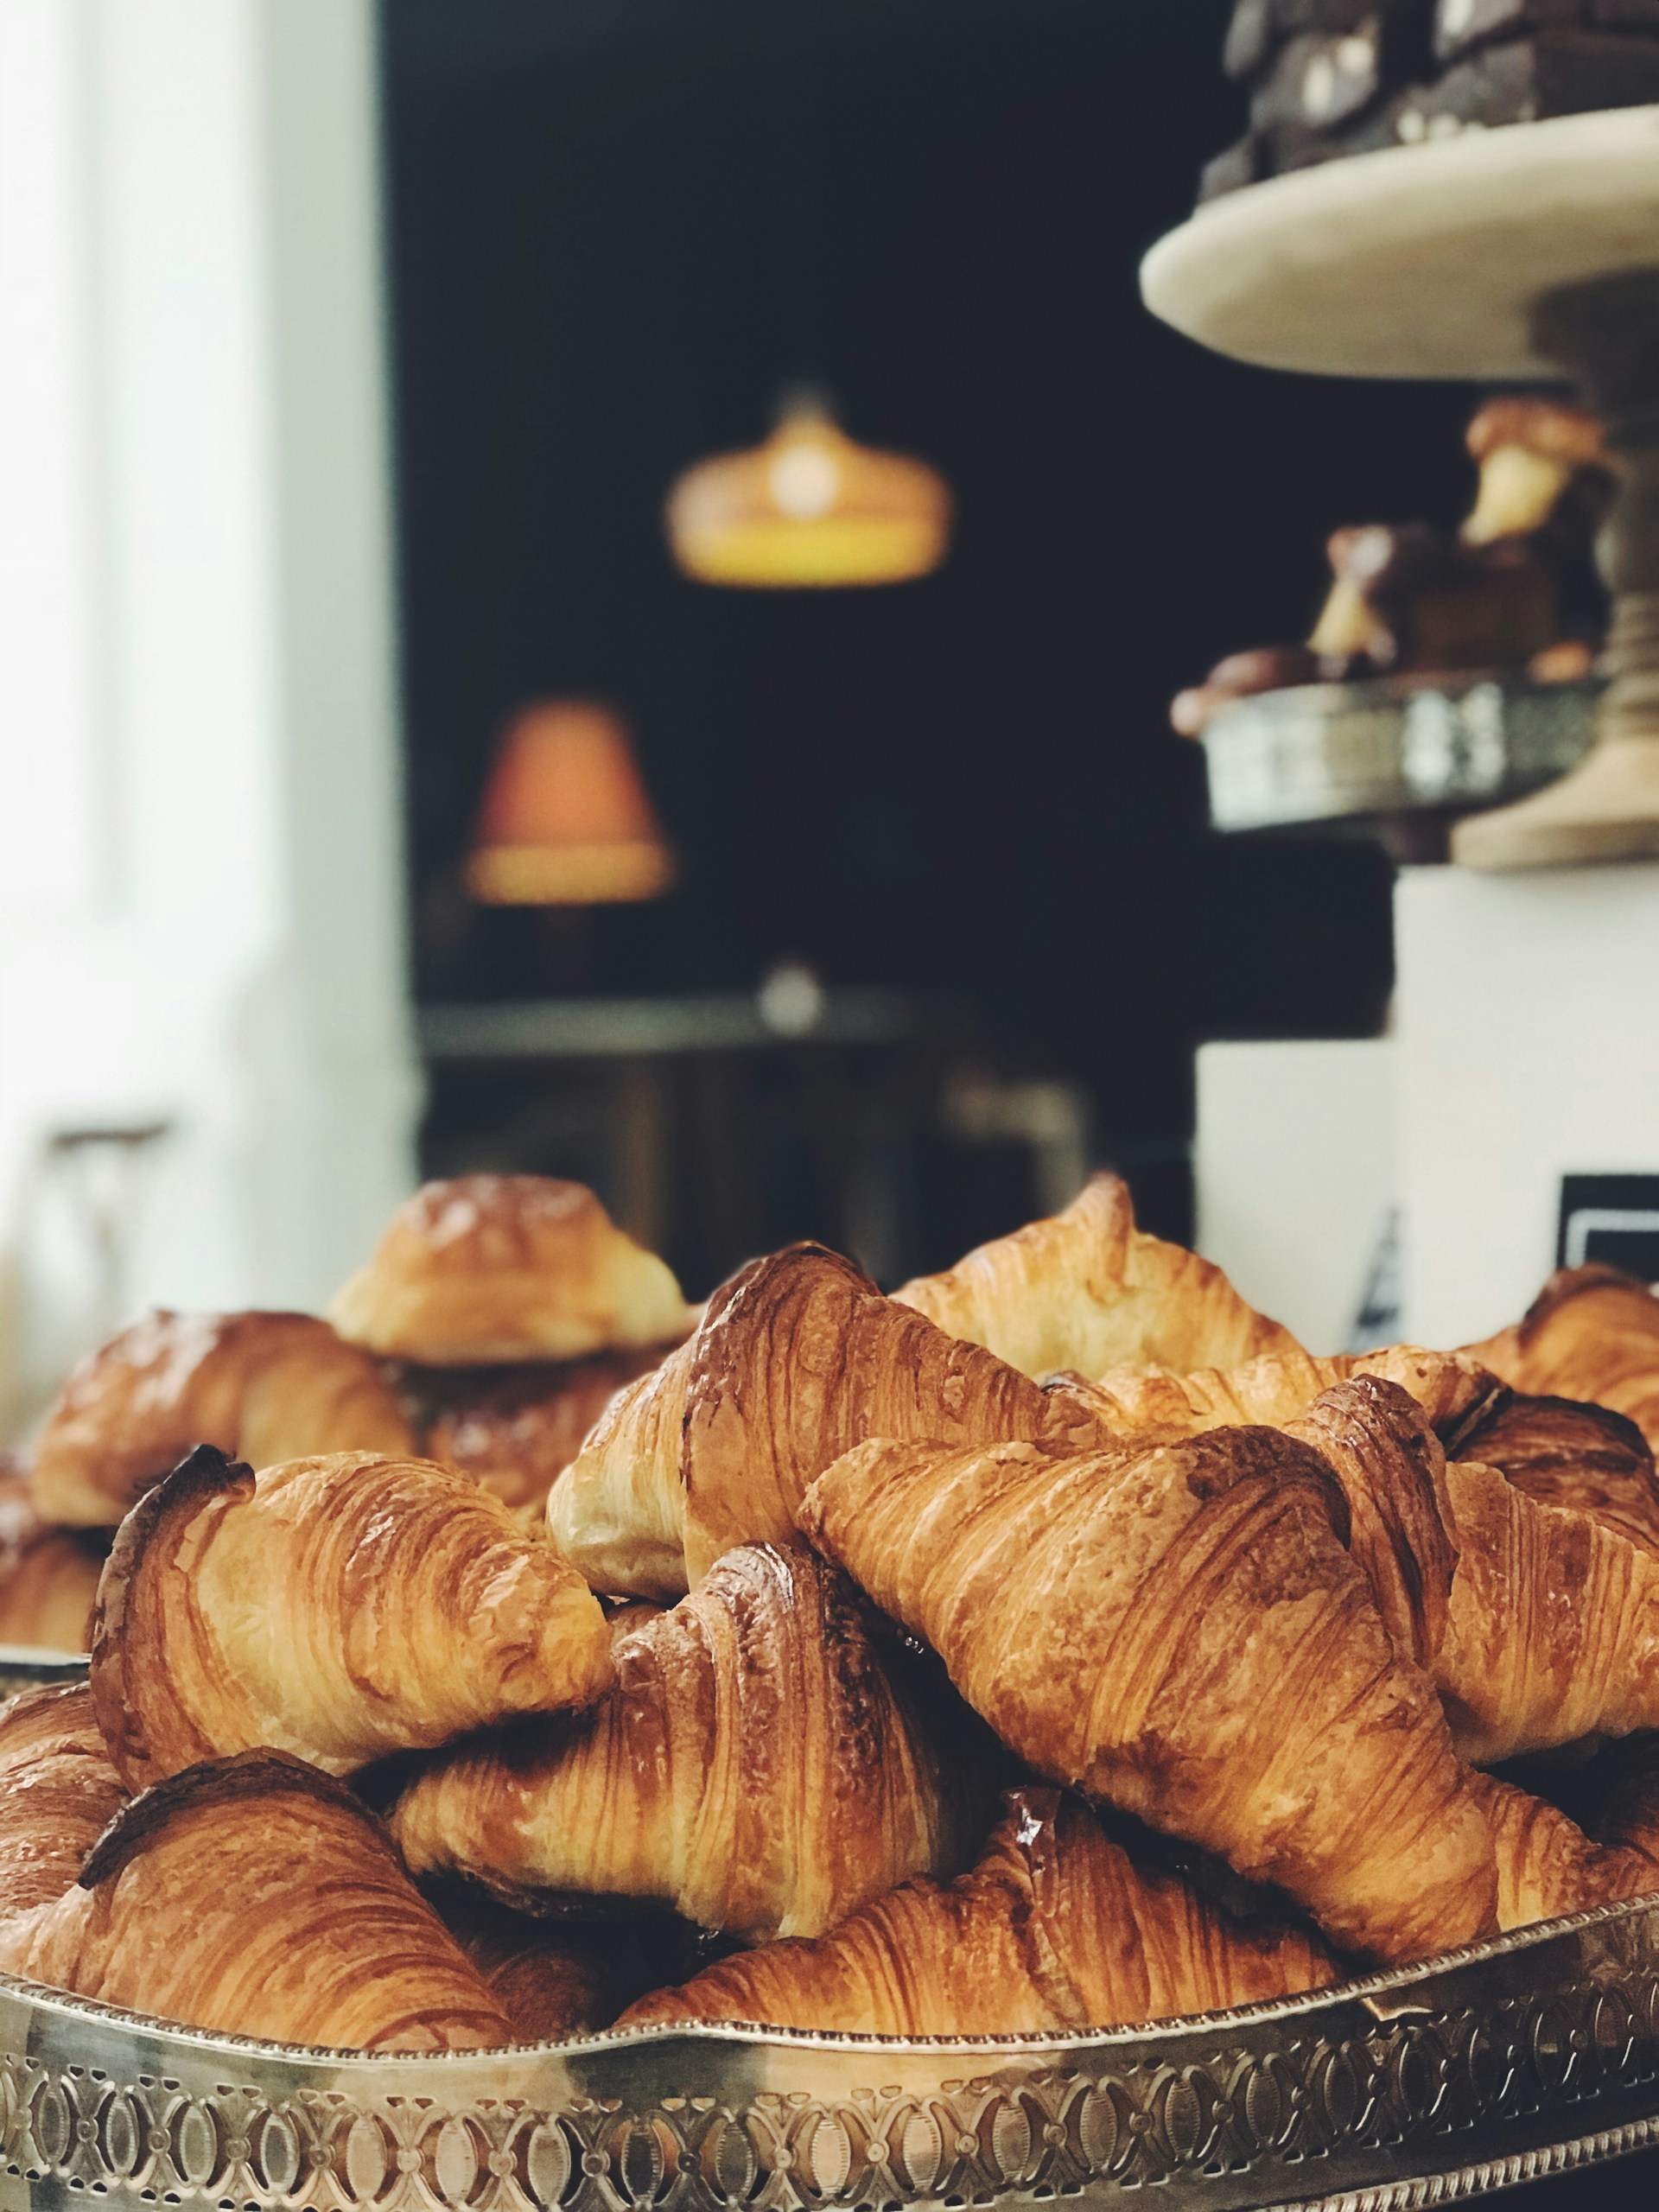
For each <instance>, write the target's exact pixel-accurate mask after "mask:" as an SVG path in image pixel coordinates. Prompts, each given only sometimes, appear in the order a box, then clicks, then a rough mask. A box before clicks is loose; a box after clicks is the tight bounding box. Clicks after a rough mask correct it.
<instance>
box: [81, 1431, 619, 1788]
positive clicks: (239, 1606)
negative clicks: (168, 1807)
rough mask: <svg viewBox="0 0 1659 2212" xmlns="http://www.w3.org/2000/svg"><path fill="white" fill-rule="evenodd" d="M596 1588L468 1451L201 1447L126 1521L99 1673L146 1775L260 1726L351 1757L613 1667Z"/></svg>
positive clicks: (108, 1710)
mask: <svg viewBox="0 0 1659 2212" xmlns="http://www.w3.org/2000/svg"><path fill="white" fill-rule="evenodd" d="M611 1673H612V1669H611V1658H610V1633H609V1630H608V1629H607V1625H606V1623H605V1618H604V1615H603V1612H602V1611H601V1607H600V1605H599V1603H598V1600H597V1599H595V1598H594V1596H593V1594H592V1592H590V1591H589V1590H588V1587H587V1586H586V1585H585V1584H584V1583H583V1582H582V1580H581V1578H580V1576H578V1575H577V1574H576V1573H575V1572H574V1570H573V1569H571V1568H570V1567H567V1566H566V1565H565V1563H564V1561H563V1560H561V1559H560V1558H559V1557H558V1556H557V1554H556V1553H555V1552H553V1551H552V1549H551V1548H550V1547H549V1545H548V1544H547V1543H546V1541H545V1540H544V1539H543V1538H542V1537H541V1536H539V1535H532V1534H531V1533H530V1532H528V1531H526V1530H525V1529H523V1528H522V1527H521V1526H520V1524H519V1523H518V1522H517V1521H516V1520H515V1519H514V1517H513V1516H512V1513H511V1512H510V1511H509V1510H508V1509H507V1507H505V1505H503V1504H502V1503H500V1501H499V1499H497V1498H494V1497H491V1496H490V1495H489V1493H488V1492H487V1491H481V1490H480V1489H479V1488H478V1486H477V1485H476V1484H474V1483H473V1482H471V1481H469V1480H468V1479H467V1477H466V1476H464V1475H461V1474H457V1473H455V1472H454V1471H453V1470H452V1469H450V1468H447V1467H438V1466H435V1465H432V1464H431V1463H430V1462H429V1461H426V1460H419V1459H378V1458H369V1457H365V1456H363V1455H360V1454H354V1453H350V1452H346V1453H340V1454H336V1455H334V1457H332V1458H328V1459H296V1460H292V1461H290V1462H289V1464H288V1465H285V1466H277V1467H268V1468H266V1469H264V1471H263V1472H261V1473H260V1474H258V1475H255V1474H254V1473H253V1472H252V1471H251V1470H250V1469H249V1468H247V1467H245V1466H238V1465H234V1464H232V1462H230V1461H228V1460H226V1459H225V1458H224V1457H223V1455H222V1454H221V1453H219V1452H213V1451H209V1450H207V1449H206V1448H205V1447H204V1448H203V1449H202V1450H201V1451H199V1452H193V1453H192V1455H191V1456H190V1458H189V1459H187V1460H185V1461H184V1462H183V1464H182V1465H180V1466H179V1467H177V1468H175V1471H173V1473H172V1474H170V1475H169V1476H168V1478H167V1479H166V1480H165V1481H164V1482H162V1483H160V1484H157V1485H156V1488H155V1489H154V1490H152V1491H150V1492H149V1495H148V1496H147V1497H145V1498H144V1499H143V1501H142V1502H141V1503H139V1504H138V1505H137V1507H136V1508H135V1509H134V1510H133V1511H132V1513H131V1514H130V1515H129V1516H128V1517H127V1519H126V1521H125V1522H124V1523H123V1524H122V1528H121V1531H120V1534H119V1535H118V1537H117V1539H116V1543H115V1548H114V1550H113V1552H112V1553H111V1555H110V1561H109V1565H108V1566H107V1567H105V1572H104V1580H103V1583H102V1585H101V1587H100V1591H99V1607H98V1618H97V1620H96V1622H95V1624H94V1629H93V1636H92V1695H93V1699H94V1701H95V1704H96V1707H97V1711H98V1717H99V1724H100V1726H102V1728H103V1730H104V1733H105V1738H106V1739H107V1741H108V1744H109V1746H110V1751H111V1757H112V1758H113V1759H114V1761H115V1764H116V1766H117V1767H118V1770H120V1772H121V1774H122V1776H123V1777H124V1779H125V1780H126V1781H127V1782H128V1783H130V1785H131V1786H132V1787H133V1788H135V1789H138V1788H142V1787H143V1785H144V1784H145V1783H150V1782H155V1781H157V1780H159V1779H160V1778H161V1777H162V1776H164V1775H168V1774H174V1773H176V1772H177V1771H178V1770H180V1769H181V1768H183V1767H187V1766H192V1765H194V1764H197V1763H198V1762H199V1761H200V1760H203V1759H206V1758H215V1757H218V1756H220V1755H222V1754H225V1753H227V1752H232V1751H243V1750H246V1749H250V1748H251V1747H252V1746H253V1745H261V1744H267V1745H275V1746H277V1748H278V1749H280V1750H284V1751H293V1752H296V1753H297V1754H298V1755H299V1756H301V1757H302V1758H306V1759H308V1760H309V1761H310V1762H311V1764H313V1765H315V1766H318V1767H321V1768H324V1769H326V1770H327V1771H328V1772H330V1773H334V1774H345V1773H348V1772H350V1771H351V1770H353V1768H355V1767H359V1766H362V1765H365V1764H367V1763H368V1762H369V1761H370V1760H372V1759H374V1758H379V1757H380V1756H381V1755H382V1754H383V1753H385V1752H388V1751H401V1750H405V1749H410V1748H413V1747H416V1746H420V1745H432V1744H440V1743H443V1742H445V1741H447V1740H448V1738H450V1737H452V1736H454V1735H457V1734H459V1733H461V1732H462V1731H464V1730H466V1729H468V1728H475V1727H479V1726H482V1725H483V1724H484V1723H486V1722H487V1721H492V1720H499V1719H505V1717H507V1716H508V1715H510V1714H513V1713H526V1712H543V1711H549V1710H551V1709H553V1708H556V1707H563V1706H575V1705H581V1704H583V1703H586V1702H588V1700H591V1699H593V1698H594V1697H596V1696H597V1695H598V1694H600V1692H601V1690H602V1689H603V1688H605V1686H606V1685H607V1682H608V1681H610V1679H611Z"/></svg>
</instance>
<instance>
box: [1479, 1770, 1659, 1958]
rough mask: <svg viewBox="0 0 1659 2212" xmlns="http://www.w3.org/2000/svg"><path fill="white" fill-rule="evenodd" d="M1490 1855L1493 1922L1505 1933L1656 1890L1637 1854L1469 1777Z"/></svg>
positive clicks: (1541, 1805) (1658, 1874) (1485, 1778)
mask: <svg viewBox="0 0 1659 2212" xmlns="http://www.w3.org/2000/svg"><path fill="white" fill-rule="evenodd" d="M1476 1787H1477V1789H1478V1790H1479V1792H1480V1797H1481V1802H1482V1803H1483V1804H1484V1807H1485V1808H1486V1816H1487V1819H1488V1820H1489V1821H1491V1828H1492V1840H1493V1841H1494V1843H1495V1844H1496V1846H1497V1922H1498V1926H1499V1927H1500V1928H1501V1929H1504V1930H1506V1931H1507V1930H1508V1929H1511V1928H1529V1927H1531V1926H1532V1924H1533V1923H1534V1922H1535V1921H1540V1920H1559V1919H1560V1918H1562V1917H1563V1916H1565V1915H1567V1914H1568V1913H1573V1912H1589V1911H1590V1910H1592V1909H1593V1908H1594V1907H1595V1906H1597V1905H1601V1904H1618V1903H1619V1902H1621V1901H1622V1900H1623V1899H1624V1898H1625V1897H1645V1896H1647V1895H1648V1894H1649V1892H1650V1891H1655V1890H1659V1867H1655V1866H1653V1865H1651V1864H1650V1863H1649V1861H1648V1860H1647V1859H1643V1856H1642V1854H1641V1853H1640V1852H1638V1851H1632V1850H1627V1849H1621V1848H1618V1847H1609V1846H1608V1845H1605V1844H1600V1843H1596V1842H1594V1841H1592V1839H1591V1838H1590V1837H1589V1836H1587V1835H1586V1834H1585V1832H1584V1830H1583V1829H1582V1828H1581V1827H1578V1826H1577V1825H1576V1823H1575V1822H1573V1821H1570V1820H1569V1819H1568V1818H1567V1815H1566V1814H1565V1813H1562V1812H1558V1811H1557V1809H1556V1808H1555V1807H1554V1805H1551V1804H1548V1803H1547V1802H1545V1800H1544V1799H1543V1798H1541V1797H1533V1796H1529V1795H1528V1793H1527V1792H1526V1791H1525V1790H1524V1789H1514V1788H1512V1787H1511V1786H1510V1783H1506V1782H1500V1781H1498V1780H1497V1777H1495V1776H1493V1775H1489V1774H1483V1775H1480V1776H1478V1777H1476Z"/></svg>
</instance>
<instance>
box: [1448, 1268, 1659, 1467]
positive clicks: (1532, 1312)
mask: <svg viewBox="0 0 1659 2212" xmlns="http://www.w3.org/2000/svg"><path fill="white" fill-rule="evenodd" d="M1469 1349H1470V1351H1471V1352H1472V1353H1473V1354H1474V1356H1475V1357H1476V1358H1477V1359H1481V1360H1484V1362H1485V1363H1486V1364H1487V1366H1488V1367H1490V1368H1491V1370H1493V1372H1494V1373H1495V1374H1497V1375H1501V1376H1503V1380H1504V1381H1505V1382H1506V1383H1512V1384H1513V1385H1514V1387H1515V1388H1516V1389H1517V1390H1526V1391H1529V1392H1533V1393H1535V1394H1536V1395H1539V1396H1541V1397H1563V1398H1574V1399H1577V1400H1580V1402H1585V1403H1588V1404H1592V1405H1598V1406H1610V1407H1611V1408H1612V1410H1613V1411H1614V1412H1615V1413H1620V1414H1628V1415H1629V1416H1630V1419H1631V1420H1632V1421H1634V1422H1635V1423H1636V1425H1637V1427H1638V1428H1639V1429H1640V1430H1641V1431H1642V1433H1643V1436H1645V1437H1646V1438H1647V1440H1648V1445H1649V1449H1650V1450H1652V1451H1655V1452H1659V1298H1656V1297H1655V1296H1654V1294H1653V1293H1652V1292H1651V1291H1649V1290H1648V1289H1647V1288H1646V1287H1644V1286H1643V1284H1641V1283H1639V1282H1637V1280H1636V1279H1635V1277H1634V1276H1633V1275H1627V1274H1621V1273H1620V1272H1619V1270H1618V1268H1607V1267H1600V1266H1596V1265H1592V1266H1589V1267H1583V1268H1561V1269H1560V1271H1559V1272H1558V1273H1557V1274H1553V1275H1552V1276H1551V1277H1550V1279H1549V1281H1548V1282H1547V1283H1546V1284H1545V1285H1544V1287H1543V1289H1542V1290H1541V1291H1540V1293H1539V1294H1538V1296H1537V1298H1536V1299H1535V1300H1534V1301H1533V1304H1532V1306H1530V1308H1529V1310H1528V1313H1527V1314H1526V1317H1525V1319H1523V1320H1522V1321H1519V1322H1517V1323H1516V1325H1515V1326H1514V1327H1513V1328H1510V1329H1503V1330H1501V1331H1500V1332H1499V1333H1498V1334H1497V1336H1495V1337H1491V1338H1488V1339H1487V1341H1486V1342H1485V1343H1484V1344H1471V1346H1470V1347H1469Z"/></svg>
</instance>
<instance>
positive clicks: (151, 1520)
mask: <svg viewBox="0 0 1659 2212" xmlns="http://www.w3.org/2000/svg"><path fill="white" fill-rule="evenodd" d="M253 1478H254V1477H253V1470H252V1468H251V1466H249V1465H247V1463H246V1462H245V1460H241V1459H231V1458H230V1457H229V1456H228V1455H227V1454H226V1453H225V1452H220V1451H219V1450H218V1449H217V1448H216V1447H215V1446H213V1445H211V1444H199V1445H198V1446H196V1448H195V1449H194V1452H187V1454H186V1455H185V1457H184V1458H183V1459H181V1460H180V1461H179V1463H178V1465H177V1466H175V1468H174V1469H173V1470H172V1471H171V1473H170V1474H166V1475H163V1476H162V1479H161V1480H160V1482H158V1483H156V1484H155V1485H154V1486H153V1487H152V1488H151V1489H149V1490H148V1491H145V1492H144V1494H143V1497H141V1498H140V1499H139V1500H138V1502H137V1504H136V1505H135V1506H133V1507H132V1509H131V1510H130V1512H129V1513H128V1515H127V1516H126V1518H125V1520H124V1521H123V1522H122V1523H121V1525H120V1527H119V1528H118V1529H117V1530H116V1533H115V1541H114V1543H113V1544H112V1545H111V1548H110V1555H109V1557H108V1559H107V1560H105V1562H104V1571H103V1573H102V1574H100V1575H99V1582H98V1595H97V1598H96V1599H94V1601H93V1605H92V1628H91V1631H90V1633H89V1636H88V1638H87V1642H88V1645H89V1648H90V1652H91V1657H90V1661H89V1664H88V1680H89V1681H90V1683H91V1686H92V1710H93V1712H94V1713H96V1714H97V1716H98V1724H99V1727H100V1728H101V1729H102V1730H103V1732H104V1738H105V1742H106V1743H107V1744H108V1745H109V1750H110V1757H111V1759H112V1760H113V1761H114V1763H115V1765H116V1768H117V1770H118V1772H119V1774H120V1776H121V1778H122V1780H123V1781H124V1782H125V1783H128V1784H129V1785H130V1786H131V1785H140V1786H141V1785H142V1784H143V1783H144V1782H145V1781H147V1780H148V1779H149V1746H148V1745H147V1744H146V1743H145V1742H144V1739H143V1724H142V1721H141V1719H140V1718H139V1705H138V1701H137V1700H134V1699H131V1698H130V1697H129V1696H128V1695H127V1694H126V1682H125V1673H126V1644H127V1628H128V1620H129V1615H130V1608H131V1604H132V1599H133V1596H134V1592H135V1591H136V1589H137V1586H138V1583H139V1580H140V1578H141V1574H142V1570H143V1560H144V1555H145V1554H146V1553H147V1551H148V1550H149V1546H150V1543H151V1541H153V1539H154V1537H155V1535H156V1532H157V1530H158V1529H160V1528H161V1527H162V1523H163V1522H165V1521H167V1520H168V1518H169V1517H170V1516H172V1515H173V1514H175V1513H176V1512H180V1511H184V1512H188V1511H189V1510H191V1509H193V1508H194V1506H195V1505H196V1504H197V1503H199V1502H200V1500H202V1499H204V1498H207V1497H216V1496H218V1495H219V1494H220V1493H221V1492H224V1491H232V1490H238V1489H243V1488H249V1489H251V1487H252V1484H253Z"/></svg>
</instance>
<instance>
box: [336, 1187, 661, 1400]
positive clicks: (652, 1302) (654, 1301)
mask: <svg viewBox="0 0 1659 2212" xmlns="http://www.w3.org/2000/svg"><path fill="white" fill-rule="evenodd" d="M329 1318H330V1319H332V1321H333V1322H334V1326H335V1328H336V1329H338V1330H339V1332H340V1335H341V1336H343V1337H346V1338H348V1339H349V1340H350V1341H351V1342H352V1343H353V1344H360V1345H362V1346H363V1347H364V1348H365V1350H366V1351H372V1352H376V1353H378V1354H379V1355H380V1356H381V1357H384V1358H389V1359H402V1360H409V1361H411V1362H414V1363H417V1364H419V1365H422V1366H427V1367H474V1366H493V1365H497V1364H506V1363H510V1362H516V1361H520V1360H547V1359H582V1358H585V1357H587V1356H588V1354H589V1353H590V1352H597V1351H620V1350H623V1349H625V1348H629V1347H632V1346H638V1345H645V1344H672V1343H673V1342H675V1341H676V1340H677V1338H681V1337H683V1336H684V1335H685V1333H686V1332H687V1331H688V1329H689V1328H690V1324H691V1318H692V1317H691V1315H690V1312H689V1310H688V1308H687V1306H686V1303H685V1300H683V1298H682V1296H681V1295H680V1287H679V1285H678V1283H677V1282H676V1281H675V1280H674V1276H673V1274H672V1271H671V1269H670V1268H668V1266H667V1265H666V1264H665V1262H663V1261H661V1260H659V1259H658V1258H657V1256H656V1255H655V1254H654V1253H651V1252H647V1251H645V1249H643V1248H642V1247H641V1246H639V1245H638V1244H636V1243H634V1241H633V1239H632V1237H631V1236H626V1235H625V1234H624V1233H623V1231H622V1230H620V1229H618V1228H617V1226H616V1225H615V1224H614V1223H613V1221H612V1219H611V1217H610V1216H609V1215H608V1214H607V1212H606V1211H605V1209H604V1207H603V1206H602V1205H601V1204H600V1202H599V1200H598V1199H597V1198H595V1197H594V1194H593V1192H591V1191H589V1190H588V1189H586V1188H585V1187H584V1185H582V1184H580V1183H563V1182H557V1181H555V1180H553V1179H550V1177H547V1176H542V1175H460V1176H455V1177H454V1178H452V1179H450V1180H448V1181H446V1182H438V1183H428V1184H427V1185H425V1186H424V1187H423V1189H421V1190H419V1191H417V1192H416V1193H415V1196H414V1197H413V1198H410V1199H409V1200H408V1201H407V1203H406V1204H404V1205H402V1206H400V1207H399V1208H398V1210H397V1212H396V1213H395V1214H394V1215H393V1216H392V1217H391V1223H390V1224H389V1225H388V1227H387V1229H386V1232H385V1236H382V1238H381V1239H380V1242H379V1243H378V1245H377V1246H376V1248H375V1250H374V1252H373V1254H372V1257H371V1258H370V1260H369V1262H368V1265H367V1266H366V1267H365V1268H360V1269H359V1271H358V1273H357V1274H354V1275H353V1277H352V1279H351V1281H349V1282H348V1283H347V1284H346V1287H345V1288H344V1289H343V1290H342V1291H341V1292H340V1294H339V1296H338V1297H337V1298H336V1299H335V1300H334V1304H333V1306H331V1307H330V1308H329Z"/></svg>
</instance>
